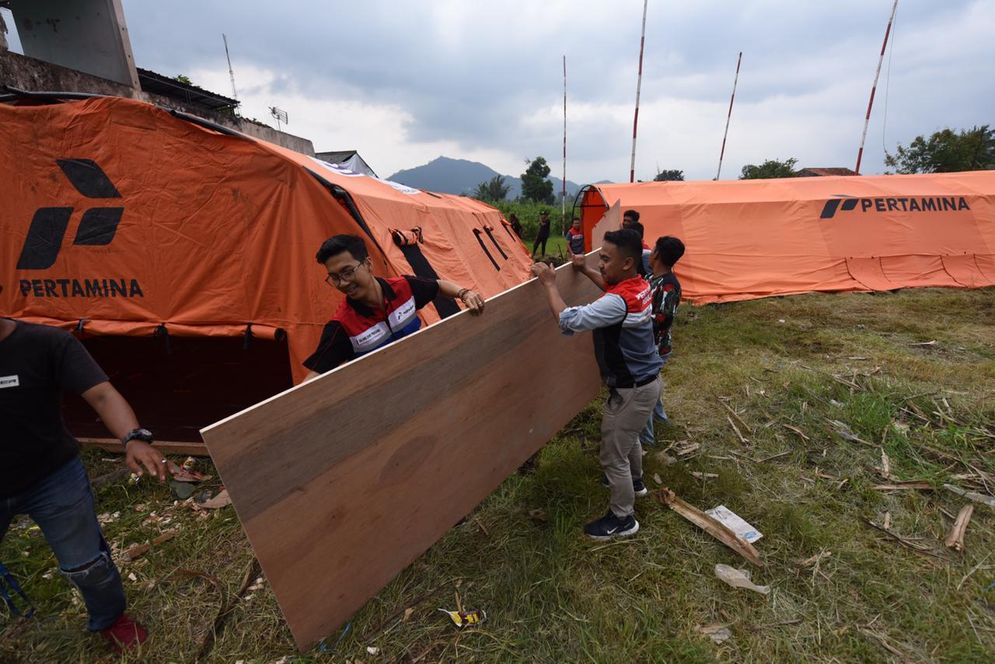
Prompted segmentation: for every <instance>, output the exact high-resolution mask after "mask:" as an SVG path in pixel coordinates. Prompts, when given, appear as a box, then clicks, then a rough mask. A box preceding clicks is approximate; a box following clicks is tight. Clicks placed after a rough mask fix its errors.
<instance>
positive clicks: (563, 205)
mask: <svg viewBox="0 0 995 664" xmlns="http://www.w3.org/2000/svg"><path fill="white" fill-rule="evenodd" d="M561 196H562V198H561V200H560V208H561V209H560V235H563V234H564V233H565V232H566V228H564V225H565V224H566V223H567V56H566V55H564V56H563V192H562V194H561Z"/></svg>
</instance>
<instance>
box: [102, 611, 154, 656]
mask: <svg viewBox="0 0 995 664" xmlns="http://www.w3.org/2000/svg"><path fill="white" fill-rule="evenodd" d="M100 634H101V635H102V636H103V637H104V639H106V640H107V642H108V643H109V644H110V645H111V648H113V649H114V652H116V653H121V652H124V651H125V650H130V649H131V648H134V647H135V646H138V645H141V644H143V643H145V640H146V639H147V638H149V633H148V632H147V631H146V630H145V628H144V627H142V626H141V625H140V624H139V623H137V622H135V621H134V620H132V619H131V616H129V615H128V614H127V613H122V614H121V615H120V616H118V619H117V620H115V621H114V624H113V625H111V626H110V627H108V628H107V629H102V630H100Z"/></svg>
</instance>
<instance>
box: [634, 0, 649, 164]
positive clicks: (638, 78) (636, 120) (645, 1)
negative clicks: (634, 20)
mask: <svg viewBox="0 0 995 664" xmlns="http://www.w3.org/2000/svg"><path fill="white" fill-rule="evenodd" d="M648 3H649V0H643V32H642V36H641V37H640V38H639V73H638V75H637V76H636V112H635V114H634V115H633V116H632V161H630V162H629V182H635V181H636V127H637V126H638V124H639V89H640V88H641V87H642V85H643V47H644V46H645V45H646V5H647V4H648Z"/></svg>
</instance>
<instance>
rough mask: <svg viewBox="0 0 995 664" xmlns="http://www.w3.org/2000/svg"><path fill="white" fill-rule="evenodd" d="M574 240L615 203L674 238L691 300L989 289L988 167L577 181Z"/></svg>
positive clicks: (993, 277) (650, 230) (991, 180)
mask: <svg viewBox="0 0 995 664" xmlns="http://www.w3.org/2000/svg"><path fill="white" fill-rule="evenodd" d="M580 201H581V216H582V222H583V226H584V229H585V236H586V237H590V236H591V229H592V228H593V227H594V225H595V224H596V223H597V221H598V220H599V219H600V218H601V217H602V215H603V214H604V213H605V212H606V211H607V209H608V208H609V207H610V206H611V205H613V204H614V203H616V202H618V203H619V204H620V206H621V209H622V210H623V211H624V210H627V209H635V210H638V211H639V213H640V219H639V221H640V222H641V223H642V224H643V226H644V227H645V230H646V235H645V237H646V241H647V242H648V243H649V244H651V245H652V242H653V239H655V238H656V237H658V236H660V235H675V236H677V237H679V238H681V239H682V240H683V241H684V243H685V245H686V247H687V253H686V254H685V256H684V258H682V259H681V262H680V263H679V265H678V269H677V273H678V274H679V275H680V277H681V284H682V286H683V289H684V293H685V295H686V296H687V297H688V298H690V299H691V300H692V301H694V302H697V303H706V302H724V301H730V300H748V299H753V298H758V297H766V296H771V295H789V294H794V293H804V292H810V291H874V290H891V289H895V288H902V287H908V286H954V287H971V288H977V287H982V286H992V285H995V171H975V172H967V173H942V174H932V175H885V176H873V177H818V178H786V179H778V180H738V181H720V182H647V183H639V184H599V185H588V186H587V187H585V188H584V190H583V191H582V192H581V194H580Z"/></svg>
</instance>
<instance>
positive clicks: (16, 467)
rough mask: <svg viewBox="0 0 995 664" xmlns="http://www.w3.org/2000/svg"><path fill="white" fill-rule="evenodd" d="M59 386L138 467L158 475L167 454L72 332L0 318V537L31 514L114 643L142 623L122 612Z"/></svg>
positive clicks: (139, 636)
mask: <svg viewBox="0 0 995 664" xmlns="http://www.w3.org/2000/svg"><path fill="white" fill-rule="evenodd" d="M63 392H72V393H74V394H79V395H81V396H82V397H83V399H85V400H86V402H87V403H88V404H89V405H90V406H91V407H92V408H93V410H94V411H95V412H96V413H97V415H99V416H100V419H101V421H102V422H103V423H104V426H106V427H107V428H108V430H110V432H111V433H112V434H114V437H115V438H117V439H118V440H120V441H121V445H122V447H123V450H124V453H125V463H126V464H127V465H128V468H130V469H131V470H132V472H134V473H135V474H136V475H138V476H139V477H141V476H142V475H144V474H146V473H148V475H149V476H151V477H154V478H156V479H158V480H159V481H160V482H162V481H165V479H166V476H167V473H168V468H167V464H166V459H165V457H163V455H162V454H161V453H160V452H159V450H157V449H155V448H153V447H152V445H151V443H152V434H151V432H149V431H148V430H147V429H143V428H141V427H140V426H139V425H138V420H137V419H136V417H135V413H134V411H132V409H131V406H129V405H128V402H127V401H125V399H124V397H122V396H121V394H120V393H119V392H118V391H117V390H116V389H114V386H113V385H111V383H110V382H109V381H108V379H107V375H106V374H105V373H104V372H103V370H101V368H100V367H99V366H98V365H97V363H96V362H95V361H94V360H93V358H92V357H90V354H89V353H88V352H87V351H86V349H85V348H84V347H83V344H81V343H80V342H79V341H78V340H77V339H76V338H75V337H73V336H72V335H71V334H70V333H69V332H66V331H65V330H60V329H57V328H54V327H49V326H47V325H34V324H31V323H25V322H23V321H18V320H14V319H11V318H0V427H2V430H3V437H2V438H0V441H2V442H0V542H2V540H3V536H4V535H5V534H6V532H7V528H8V527H9V526H10V523H11V521H12V520H13V519H14V517H15V516H17V515H19V514H26V515H28V516H29V517H30V518H31V520H32V521H34V522H35V523H36V524H38V527H39V528H41V532H42V534H43V535H44V536H45V540H46V541H47V542H48V545H49V546H50V547H52V551H53V553H55V557H56V560H58V562H59V571H60V572H61V573H62V575H63V576H64V577H65V578H66V579H67V580H68V581H69V583H71V584H72V585H73V586H75V588H76V589H77V590H78V591H79V592H80V594H81V595H82V596H83V603H84V604H85V605H86V611H87V613H88V614H89V621H88V623H87V628H88V629H89V630H90V631H91V632H99V633H100V634H101V635H102V636H103V637H104V639H106V640H107V642H108V643H109V644H110V646H111V647H112V648H113V649H114V650H115V651H117V652H121V651H123V650H126V649H130V648H133V647H135V646H138V645H139V644H141V643H142V642H144V641H145V640H146V638H148V632H147V631H146V630H145V628H144V627H142V626H141V625H140V624H139V623H137V622H135V621H134V620H133V619H132V618H131V617H130V616H129V615H128V614H127V613H125V609H126V608H127V602H126V600H125V596H124V586H123V585H122V583H121V574H120V573H119V572H118V569H117V566H116V565H115V564H114V561H113V560H112V558H111V551H110V548H109V547H108V546H107V542H106V541H105V540H104V537H103V534H102V533H101V530H100V524H99V523H98V522H97V513H96V510H95V508H94V499H93V492H92V490H91V489H90V479H89V477H87V474H86V469H85V468H84V467H83V462H82V461H81V460H80V457H79V443H78V442H77V440H76V439H75V438H74V437H73V435H72V434H71V433H69V430H68V429H67V428H66V425H65V423H64V422H63V419H62V412H61V408H62V395H63Z"/></svg>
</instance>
